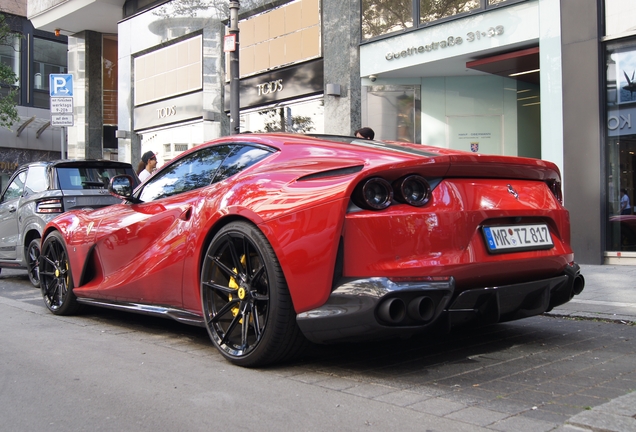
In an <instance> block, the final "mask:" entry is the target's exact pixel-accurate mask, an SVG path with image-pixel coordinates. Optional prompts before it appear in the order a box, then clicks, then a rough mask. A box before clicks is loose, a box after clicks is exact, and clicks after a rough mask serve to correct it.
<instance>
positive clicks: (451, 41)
mask: <svg viewBox="0 0 636 432" xmlns="http://www.w3.org/2000/svg"><path fill="white" fill-rule="evenodd" d="M503 33H504V27H503V26H501V25H498V26H495V27H490V28H488V29H487V30H486V31H479V30H478V31H474V32H472V31H471V32H468V33H466V39H465V40H466V42H474V41H476V40H480V39H481V38H491V37H495V36H500V35H502V34H503ZM462 43H464V38H462V37H461V36H449V37H448V38H446V39H444V40H441V41H437V42H431V43H430V44H428V45H420V46H417V47H415V46H414V47H411V48H406V49H404V50H402V51H398V52H390V53H387V55H386V56H385V58H386V59H387V60H393V59H398V58H401V57H407V56H411V55H413V54H422V53H424V52H430V51H435V50H437V49H444V48H447V47H451V46H455V45H461V44H462Z"/></svg>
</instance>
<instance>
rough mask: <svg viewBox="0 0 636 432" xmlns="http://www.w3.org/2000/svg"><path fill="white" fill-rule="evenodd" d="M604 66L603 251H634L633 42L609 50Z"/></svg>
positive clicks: (635, 98) (635, 97) (635, 50)
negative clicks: (605, 196)
mask: <svg viewBox="0 0 636 432" xmlns="http://www.w3.org/2000/svg"><path fill="white" fill-rule="evenodd" d="M606 64H607V76H606V85H607V136H606V149H605V159H606V184H607V189H606V194H607V215H608V218H607V226H606V232H607V244H606V249H607V250H609V251H636V216H635V215H634V198H635V197H634V192H635V187H636V40H633V41H631V42H629V43H621V44H616V45H613V46H611V47H608V49H607V54H606Z"/></svg>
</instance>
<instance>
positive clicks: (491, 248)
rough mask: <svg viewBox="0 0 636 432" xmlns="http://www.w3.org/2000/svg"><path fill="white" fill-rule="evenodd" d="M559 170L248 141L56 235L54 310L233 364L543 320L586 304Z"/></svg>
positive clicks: (306, 140)
mask: <svg viewBox="0 0 636 432" xmlns="http://www.w3.org/2000/svg"><path fill="white" fill-rule="evenodd" d="M560 181H561V180H560V174H559V170H558V168H557V167H556V166H555V165H554V164H553V163H550V162H546V161H542V160H538V159H529V158H517V157H505V156H492V155H484V154H476V153H467V152H459V151H451V150H448V149H442V148H437V147H430V146H424V145H419V144H408V143H394V142H380V141H367V140H361V139H357V138H351V137H337V136H307V135H292V134H262V135H261V134H239V135H232V136H229V137H225V138H220V139H217V140H215V141H212V142H210V143H206V144H202V145H200V146H197V147H195V148H193V149H191V150H189V151H187V152H185V153H183V154H181V155H180V156H178V157H177V158H175V159H173V160H172V161H170V162H169V163H167V164H166V165H164V166H163V167H162V168H161V169H160V170H159V171H158V172H157V173H155V174H154V175H153V176H152V177H150V178H149V179H148V180H147V181H146V182H144V183H143V184H142V185H140V186H139V187H137V188H136V189H135V190H133V184H134V183H133V179H132V178H131V177H129V176H126V175H121V176H116V177H114V178H113V179H111V183H110V185H109V190H110V192H111V193H112V194H114V195H116V196H118V197H120V198H121V199H122V200H123V201H122V203H121V204H116V205H113V206H110V207H106V208H103V209H100V210H95V211H83V210H75V211H70V212H68V213H64V214H62V215H60V216H59V217H57V218H55V219H54V220H52V221H51V222H50V223H49V224H48V225H47V226H46V228H45V232H44V233H43V234H44V235H43V239H42V244H41V247H42V259H41V260H40V277H41V289H42V295H43V297H44V301H45V304H46V306H47V307H48V308H49V309H50V311H51V312H53V313H54V314H59V315H67V314H73V313H75V312H77V311H78V310H79V308H80V307H81V306H82V305H96V306H102V307H108V308H115V309H121V310H128V311H132V312H138V313H144V314H151V315H158V316H164V317H169V318H173V319H176V320H178V321H181V322H184V323H187V324H193V325H198V326H202V327H206V328H207V331H208V333H209V335H210V338H211V339H212V341H213V343H214V344H215V346H216V347H217V348H218V349H219V351H220V352H221V353H222V354H223V356H225V357H226V358H227V359H228V360H229V361H231V362H232V363H235V364H238V365H242V366H260V365H265V364H268V363H274V362H280V361H283V360H287V359H290V358H292V357H294V356H296V355H298V353H299V352H300V351H301V350H302V349H303V347H305V346H306V345H307V341H311V342H316V343H331V342H345V341H360V340H364V339H373V338H390V337H396V336H399V337H405V336H410V335H413V334H416V333H421V332H426V331H430V332H440V331H449V330H450V329H452V328H453V327H458V326H462V325H467V324H469V325H484V324H492V323H498V322H504V321H510V320H516V319H520V318H524V317H529V316H533V315H538V314H541V313H543V312H545V311H548V310H550V309H551V308H553V307H555V306H558V305H560V304H563V303H565V302H567V301H569V300H570V299H571V298H572V297H573V296H574V295H575V294H578V293H580V292H581V291H582V290H583V287H584V279H583V276H581V274H580V269H579V266H578V265H577V264H576V263H575V262H574V256H573V253H572V249H571V247H570V223H569V215H568V212H567V210H566V209H565V208H564V207H563V205H562V203H561V200H562V199H561V183H560Z"/></svg>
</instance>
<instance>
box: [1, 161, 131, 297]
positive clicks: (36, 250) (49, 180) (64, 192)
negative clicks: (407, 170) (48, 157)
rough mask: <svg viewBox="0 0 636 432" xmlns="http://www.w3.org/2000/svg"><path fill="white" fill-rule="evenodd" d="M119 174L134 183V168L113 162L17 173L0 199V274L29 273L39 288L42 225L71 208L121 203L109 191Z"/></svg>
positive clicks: (29, 167)
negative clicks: (7, 271)
mask: <svg viewBox="0 0 636 432" xmlns="http://www.w3.org/2000/svg"><path fill="white" fill-rule="evenodd" d="M118 174H128V175H130V176H132V177H133V179H135V181H137V180H138V179H137V176H136V175H135V172H134V170H133V168H132V165H130V164H129V163H124V162H117V161H107V160H77V161H75V160H61V161H53V162H33V163H29V164H26V165H23V166H21V167H20V168H18V169H17V170H16V172H15V173H14V174H13V176H11V179H10V180H9V183H8V185H7V187H6V188H5V189H4V191H2V195H1V196H0V270H1V269H2V268H3V267H5V268H21V269H27V271H28V274H29V280H30V281H31V283H32V284H33V285H35V286H36V287H37V286H40V275H39V265H38V259H39V257H40V238H41V237H42V230H43V229H44V226H45V225H46V223H47V222H48V221H50V220H51V219H53V218H54V217H55V216H57V215H59V214H60V213H63V212H65V211H68V210H71V209H77V208H88V209H96V208H100V207H105V206H108V205H112V204H116V203H119V202H120V200H119V199H117V198H115V197H114V196H112V195H110V194H109V193H108V189H107V188H108V183H109V182H110V178H111V177H113V176H115V175H118Z"/></svg>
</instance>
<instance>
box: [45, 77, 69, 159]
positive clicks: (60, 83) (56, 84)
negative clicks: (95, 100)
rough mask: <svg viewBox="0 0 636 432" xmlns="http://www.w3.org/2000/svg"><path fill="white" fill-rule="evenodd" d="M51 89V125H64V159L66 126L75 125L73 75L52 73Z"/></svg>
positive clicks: (50, 79) (61, 151)
mask: <svg viewBox="0 0 636 432" xmlns="http://www.w3.org/2000/svg"><path fill="white" fill-rule="evenodd" d="M49 89H50V91H51V126H61V127H62V140H61V144H60V146H61V148H60V153H61V154H60V156H61V158H62V159H64V141H65V138H66V129H65V127H66V126H73V124H74V123H73V121H74V118H73V75H71V74H50V75H49Z"/></svg>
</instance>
